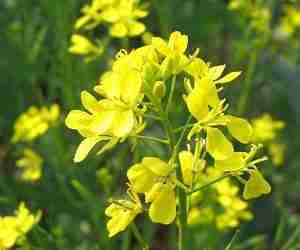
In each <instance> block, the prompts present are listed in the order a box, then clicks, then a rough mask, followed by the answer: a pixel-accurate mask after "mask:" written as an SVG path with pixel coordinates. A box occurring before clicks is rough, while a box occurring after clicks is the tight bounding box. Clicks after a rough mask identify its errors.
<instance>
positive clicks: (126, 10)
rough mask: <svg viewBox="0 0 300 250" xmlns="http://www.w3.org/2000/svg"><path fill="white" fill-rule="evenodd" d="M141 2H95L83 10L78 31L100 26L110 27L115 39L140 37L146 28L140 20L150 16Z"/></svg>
mask: <svg viewBox="0 0 300 250" xmlns="http://www.w3.org/2000/svg"><path fill="white" fill-rule="evenodd" d="M139 2H140V1H139V0H93V1H92V3H91V4H87V5H85V6H84V7H83V8H82V16H81V17H80V18H79V19H78V20H77V21H76V23H75V28H76V29H81V28H84V29H93V28H95V27H97V26H98V25H100V24H105V25H107V26H108V27H109V32H110V35H111V36H113V37H119V38H120V37H127V36H139V35H141V34H142V33H143V32H144V31H145V29H146V27H145V25H144V24H143V23H141V22H139V21H138V20H139V19H141V18H144V17H146V16H147V15H148V12H147V11H146V10H145V7H143V6H141V4H140V3H139Z"/></svg>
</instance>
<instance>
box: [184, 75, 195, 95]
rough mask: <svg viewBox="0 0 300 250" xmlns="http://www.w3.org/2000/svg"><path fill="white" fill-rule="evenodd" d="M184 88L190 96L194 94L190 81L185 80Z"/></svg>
mask: <svg viewBox="0 0 300 250" xmlns="http://www.w3.org/2000/svg"><path fill="white" fill-rule="evenodd" d="M183 86H184V88H185V91H186V92H187V93H188V94H189V93H190V92H192V90H193V88H192V85H191V81H190V79H188V78H185V79H184V82H183Z"/></svg>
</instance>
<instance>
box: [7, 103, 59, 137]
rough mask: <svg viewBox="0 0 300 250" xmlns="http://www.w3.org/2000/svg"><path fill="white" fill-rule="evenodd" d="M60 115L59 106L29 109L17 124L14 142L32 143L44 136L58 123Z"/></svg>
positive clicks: (19, 118) (32, 107)
mask: <svg viewBox="0 0 300 250" xmlns="http://www.w3.org/2000/svg"><path fill="white" fill-rule="evenodd" d="M59 113H60V111H59V106H58V105H57V104H54V105H52V106H51V107H50V108H47V107H41V108H38V107H35V106H31V107H29V109H28V110H27V111H26V112H25V113H23V114H21V115H20V116H19V117H18V119H17V120H16V122H15V125H14V135H13V137H12V142H13V143H18V142H31V141H33V140H34V139H36V138H37V137H39V136H41V135H43V134H44V133H46V132H47V130H48V129H49V127H50V126H51V125H53V124H54V123H55V122H56V121H57V119H58V118H59Z"/></svg>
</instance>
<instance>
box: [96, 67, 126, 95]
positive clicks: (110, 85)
mask: <svg viewBox="0 0 300 250" xmlns="http://www.w3.org/2000/svg"><path fill="white" fill-rule="evenodd" d="M94 90H95V92H97V93H98V94H99V95H102V96H105V97H107V98H109V99H114V98H120V96H121V78H120V74H117V73H115V72H107V73H104V74H103V75H102V76H101V78H100V85H97V86H95V88H94Z"/></svg>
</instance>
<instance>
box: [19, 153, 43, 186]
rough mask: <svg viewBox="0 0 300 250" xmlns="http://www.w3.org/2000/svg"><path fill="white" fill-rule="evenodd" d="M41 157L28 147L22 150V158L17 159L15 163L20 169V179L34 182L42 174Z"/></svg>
mask: <svg viewBox="0 0 300 250" xmlns="http://www.w3.org/2000/svg"><path fill="white" fill-rule="evenodd" d="M42 164H43V159H42V157H41V156H40V155H39V154H38V153H36V152H34V151H33V150H32V149H30V148H25V149H24V150H23V156H22V158H20V159H18V160H17V162H16V165H17V167H18V168H20V170H21V174H20V179H21V180H23V181H26V182H34V181H37V180H39V179H40V178H41V175H42Z"/></svg>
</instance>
